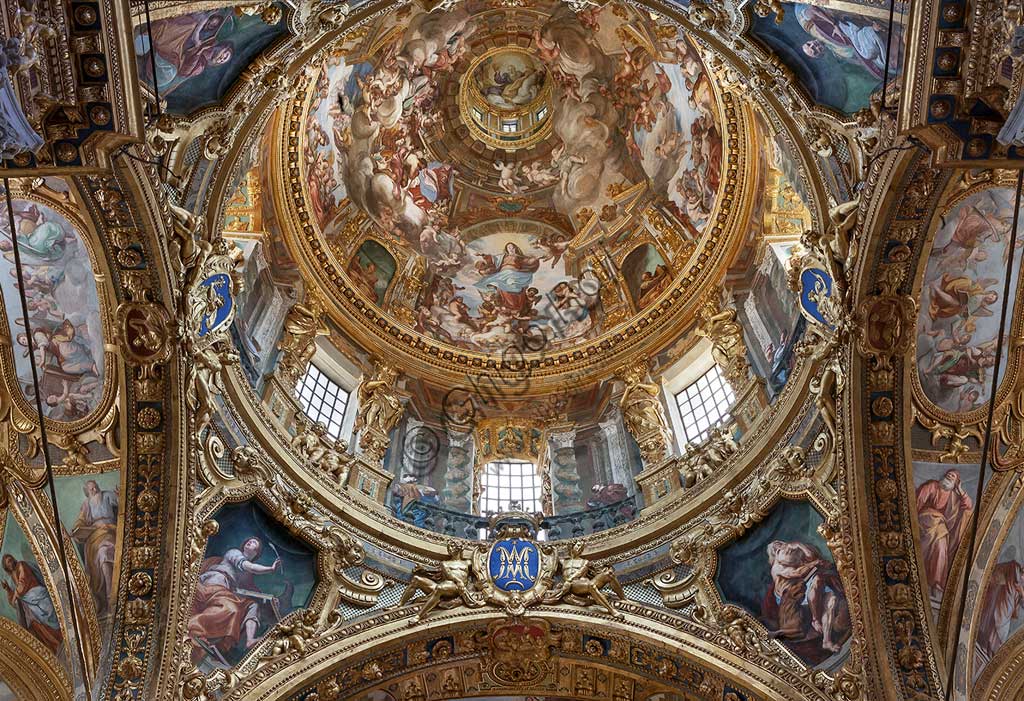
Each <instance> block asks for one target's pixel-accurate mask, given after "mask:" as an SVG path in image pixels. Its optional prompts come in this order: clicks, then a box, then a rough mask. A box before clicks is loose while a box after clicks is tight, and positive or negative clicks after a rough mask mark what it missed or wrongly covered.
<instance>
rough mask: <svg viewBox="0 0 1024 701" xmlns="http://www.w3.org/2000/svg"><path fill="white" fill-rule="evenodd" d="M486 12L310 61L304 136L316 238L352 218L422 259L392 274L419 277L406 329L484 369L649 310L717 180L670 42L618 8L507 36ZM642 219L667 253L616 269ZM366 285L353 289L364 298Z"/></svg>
mask: <svg viewBox="0 0 1024 701" xmlns="http://www.w3.org/2000/svg"><path fill="white" fill-rule="evenodd" d="M502 13H504V11H497V10H493V9H489V8H488V7H487V6H484V5H481V6H480V7H475V6H473V5H461V6H459V7H458V8H456V9H455V10H453V11H451V12H447V13H442V14H438V13H427V12H423V11H421V10H412V11H411V14H410V16H409V17H408V18H407V24H406V25H405V27H404V29H402V30H401V31H396V30H393V29H388V27H389V26H390V23H391V21H392V20H391V19H385V20H383V21H381V22H378V23H376V25H375V26H376V27H379V28H378V29H375V30H374V33H373V34H372V39H370V38H368V39H367V40H365V41H363V42H361V43H360V44H359V45H358V46H356V47H353V48H351V49H349V50H347V51H345V50H336V51H335V52H334V53H332V54H331V55H330V57H329V58H328V59H327V60H326V61H325V62H324V63H323V66H322V68H321V69H320V71H319V72H318V73H317V74H316V76H315V77H314V79H313V85H314V90H313V91H312V98H311V102H310V104H309V106H308V108H307V114H308V116H307V117H306V128H305V130H304V133H303V134H302V137H301V138H302V139H303V141H304V145H303V147H302V167H303V170H304V173H305V175H304V181H305V182H306V183H307V184H308V188H307V189H306V192H307V196H308V200H309V207H310V210H311V212H312V214H313V217H314V220H315V222H316V225H317V227H318V228H319V230H320V232H321V235H322V236H323V237H324V238H325V239H326V240H327V241H328V242H332V243H333V242H335V241H337V240H338V239H339V237H344V236H345V234H344V233H343V232H345V231H348V230H350V227H352V226H354V225H355V224H354V221H353V220H354V219H355V218H356V217H358V216H359V215H360V214H362V215H366V216H367V217H368V218H369V220H370V222H371V225H370V230H372V231H374V232H375V233H376V235H378V236H383V237H385V238H386V239H387V240H388V241H389V242H390V243H391V244H392V245H393V246H395V247H397V248H400V249H402V250H403V251H407V252H408V253H410V254H411V255H412V256H413V257H414V258H415V259H417V261H418V263H417V265H416V266H414V267H412V268H411V269H410V270H412V271H413V272H412V273H410V272H408V271H401V272H399V273H398V274H399V275H409V274H416V275H421V276H422V279H421V280H418V281H417V282H422V283H423V284H422V290H421V292H420V296H419V299H418V300H417V302H416V305H415V306H416V307H417V309H418V313H417V317H416V319H415V321H414V324H413V325H414V328H415V329H416V331H418V332H420V333H423V334H426V335H428V336H430V337H432V338H433V339H434V340H437V341H441V342H443V343H445V344H447V345H449V346H453V347H456V348H461V349H466V350H472V351H477V352H482V353H489V354H493V353H497V354H500V353H501V351H502V350H503V349H507V348H512V347H519V348H523V347H524V344H528V345H529V346H530V347H532V348H539V347H541V346H545V347H547V346H548V344H550V348H552V349H557V348H562V347H565V346H566V345H568V344H570V342H571V341H573V340H580V339H587V338H594V337H596V336H598V335H600V333H601V332H602V331H604V330H607V329H608V328H611V327H612V326H614V325H615V324H614V322H616V321H618V322H622V321H625V320H626V319H628V318H630V317H631V316H632V311H631V310H632V309H637V308H642V307H644V306H647V305H648V304H649V303H650V302H652V301H653V300H654V299H655V298H656V297H657V296H658V295H657V293H658V292H660V291H663V290H665V289H667V287H668V283H669V282H670V279H671V278H672V277H673V276H674V275H675V274H676V273H678V271H679V269H681V266H682V265H683V263H684V261H683V260H680V259H677V260H668V259H669V258H670V256H669V254H668V252H667V249H668V248H669V247H671V248H672V249H678V248H679V247H680V246H681V244H682V242H683V241H692V240H695V239H699V238H700V236H701V234H702V231H703V230H704V229H705V228H706V226H707V224H708V222H709V220H710V217H711V215H712V213H713V212H714V211H715V203H716V201H717V197H718V191H719V188H720V186H721V182H722V169H723V139H722V128H721V108H720V106H719V105H718V102H717V98H716V97H715V90H714V87H713V86H712V83H711V81H710V78H709V76H708V74H707V72H706V70H705V69H704V67H703V64H702V63H701V60H700V57H699V55H698V53H697V51H696V50H695V49H694V47H693V45H692V44H691V43H690V42H689V41H688V39H687V38H686V36H685V34H684V33H682V32H680V31H679V30H676V29H674V28H672V27H669V26H665V25H658V24H656V23H655V22H653V21H651V20H645V19H644V18H643V17H641V16H640V15H639V14H638V13H637V12H636V11H635V10H632V9H630V8H628V6H626V5H621V4H617V3H612V4H609V5H607V6H605V7H603V8H601V9H597V8H593V9H592V10H590V11H588V12H584V13H580V14H577V13H574V12H572V11H571V10H569V9H568V8H567V7H565V6H563V5H560V4H557V3H548V4H544V3H541V4H539V5H535V6H532V7H531V8H530V9H529V10H522V11H517V12H516V13H514V15H515V17H516V20H517V21H520V22H521V29H520V30H519V31H518V32H517V33H512V34H510V33H508V32H506V31H504V30H501V31H499V30H498V29H497V27H498V26H499V25H497V24H496V20H495V17H496V16H499V17H500V16H501V14H502ZM627 28H628V29H627ZM442 134H443V135H446V136H448V135H456V138H461V139H462V140H461V141H459V142H458V143H455V144H450V143H449V142H448V140H446V139H445V138H442ZM503 139H504V141H503ZM647 209H653V210H656V211H657V217H658V218H659V219H661V220H662V221H664V222H665V224H664V226H665V227H666V234H665V235H666V236H678V237H679V239H677V240H675V241H672V242H669V241H660V242H659V243H658V244H656V245H653V246H650V247H649V248H650V252H649V253H648V254H647V256H646V258H645V260H644V262H642V263H640V264H636V262H635V261H633V262H632V264H630V265H628V266H625V267H620V263H621V258H622V257H624V256H626V254H627V253H629V251H626V250H624V247H625V246H626V245H627V244H628V239H629V238H630V236H631V234H632V233H634V232H635V231H636V230H637V229H643V228H648V229H649V228H651V227H652V224H651V221H650V217H647V216H646V215H645V214H644V212H645V211H647ZM669 222H671V223H674V225H673V224H670V223H669ZM668 229H675V231H674V232H673V233H671V234H670V233H668ZM677 232H678V233H677ZM602 250H603V251H604V252H605V253H604V254H603V255H602V253H601V251H602ZM595 254H596V255H595ZM602 258H604V260H602ZM598 266H604V269H602V270H595V268H596V267H598ZM344 267H346V269H347V270H348V271H349V274H350V277H352V275H351V271H352V270H353V266H352V265H351V264H350V263H348V262H346V263H345V264H344ZM377 270H378V269H377V267H376V266H374V270H372V271H370V272H360V271H366V268H365V267H362V268H359V269H357V270H356V277H357V278H359V279H357V280H353V282H355V283H356V286H357V287H362V288H367V289H368V286H370V287H379V286H380V285H381V284H382V280H381V279H380V278H379V275H380V274H381V273H379V272H377ZM366 276H370V277H371V278H372V279H371V280H370V282H369V283H363V280H362V278H365V277H366ZM602 286H609V287H611V288H614V289H606V290H602V289H601V288H602ZM641 288H642V289H641ZM602 299H603V300H604V303H602ZM371 301H376V302H377V304H378V305H380V302H381V300H380V299H377V300H373V299H372V297H371ZM614 301H617V302H618V303H619V305H618V306H619V307H620V308H619V309H609V308H607V307H608V305H609V302H614ZM612 306H615V305H614V304H613V305H612ZM610 313H611V318H609V314H610ZM609 321H612V322H613V323H609Z"/></svg>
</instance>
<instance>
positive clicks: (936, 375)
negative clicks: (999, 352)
mask: <svg viewBox="0 0 1024 701" xmlns="http://www.w3.org/2000/svg"><path fill="white" fill-rule="evenodd" d="M1012 218H1013V194H1012V191H1011V190H1009V189H1006V188H991V189H986V190H982V191H981V192H976V193H974V194H971V195H969V196H968V197H967V198H965V199H964V200H963V201H961V202H959V203H958V204H956V205H955V206H954V207H953V208H952V209H951V210H950V211H949V212H947V213H946V215H945V216H944V217H943V218H942V219H941V222H940V225H939V230H938V231H937V232H936V234H935V241H934V243H933V244H932V250H931V255H930V256H929V258H928V267H927V268H926V270H925V276H924V282H923V284H922V293H921V305H920V316H919V317H918V328H917V368H918V377H919V379H920V382H921V387H922V389H923V390H924V393H925V396H926V397H927V398H928V399H929V400H930V401H931V402H932V403H934V404H935V405H936V406H937V407H939V408H940V409H943V410H945V411H947V412H954V413H965V412H969V411H973V410H975V409H978V408H979V407H981V406H982V405H984V403H985V402H986V401H988V398H989V393H990V391H991V385H992V368H993V366H994V365H995V358H996V341H997V339H996V336H997V335H998V331H999V309H1000V306H1001V305H1002V295H1003V284H1004V279H1003V278H1004V275H1005V272H1004V271H1005V270H1006V260H1007V257H1008V256H1009V255H1010V251H1008V250H1007V248H1008V247H1009V231H1010V223H1011V221H1012ZM1013 255H1014V266H1013V271H1014V272H1013V276H1014V277H1013V280H1012V281H1011V289H1012V290H1016V289H1017V281H1018V279H1019V269H1020V265H1019V261H1020V250H1019V249H1018V250H1017V251H1014V252H1013ZM1015 300H1016V295H1014V299H1011V300H1010V304H1009V311H1008V313H1009V315H1010V318H1012V315H1013V312H1014V309H1015V306H1016V304H1015Z"/></svg>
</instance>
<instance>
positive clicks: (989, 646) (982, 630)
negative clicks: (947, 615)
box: [978, 560, 1024, 658]
mask: <svg viewBox="0 0 1024 701" xmlns="http://www.w3.org/2000/svg"><path fill="white" fill-rule="evenodd" d="M981 612H982V613H981V623H980V624H979V627H978V646H979V647H980V648H981V649H982V651H983V652H984V653H985V654H986V655H988V656H989V657H990V658H991V657H992V655H994V654H996V651H997V650H998V649H999V648H1000V647H1001V646H1002V644H1003V643H1005V642H1006V639H1007V638H1008V637H1010V635H1011V634H1012V632H1013V631H1012V629H1011V625H1012V623H1013V621H1015V620H1017V619H1019V618H1020V617H1021V615H1022V614H1024V565H1022V564H1021V563H1019V562H1017V561H1016V560H1011V561H1009V562H1000V563H999V564H997V565H996V566H995V567H994V568H992V574H990V575H989V581H988V589H987V590H986V591H985V602H984V604H983V605H982V607H981Z"/></svg>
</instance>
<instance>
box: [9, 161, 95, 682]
mask: <svg viewBox="0 0 1024 701" xmlns="http://www.w3.org/2000/svg"><path fill="white" fill-rule="evenodd" d="M4 196H5V198H6V200H7V222H8V224H9V225H10V227H11V243H12V244H13V246H12V247H13V249H14V268H15V271H16V272H17V278H18V296H19V297H20V298H21V313H22V315H23V318H24V320H25V336H26V337H27V340H26V343H27V344H28V358H29V366H30V367H31V368H32V387H33V389H34V390H35V395H36V414H37V416H38V418H39V437H40V440H41V441H42V443H43V463H44V464H45V465H46V481H47V482H48V483H49V487H50V490H49V491H50V506H51V508H52V509H53V519H54V521H55V522H56V523H54V534H55V535H56V538H57V557H58V559H59V560H60V566H61V572H62V573H63V575H64V584H65V585H66V587H67V591H68V613H70V614H71V627H72V628H73V629H74V633H75V647H76V649H77V650H78V662H79V664H80V665H81V668H82V683H83V684H84V685H85V693H86V695H87V697H88V698H90V699H91V698H92V685H91V683H90V681H89V668H88V667H87V666H86V663H85V648H84V641H83V638H82V631H81V630H80V629H79V627H78V612H77V605H76V603H75V592H74V589H72V587H71V581H72V580H71V568H70V567H68V556H67V551H66V549H65V547H64V537H63V533H64V531H63V528H62V527H61V522H60V507H59V506H58V505H57V488H56V486H55V484H54V479H53V463H52V462H51V461H50V442H49V439H48V437H47V435H46V417H45V416H44V415H43V398H42V392H41V390H40V387H39V369H38V368H37V367H36V353H35V348H34V345H35V340H34V338H33V336H32V322H31V321H29V318H28V299H27V298H26V297H25V276H24V273H23V271H22V267H21V252H20V251H19V250H18V231H17V228H16V227H15V223H14V203H13V202H12V201H11V181H10V179H9V178H4ZM72 676H73V675H72Z"/></svg>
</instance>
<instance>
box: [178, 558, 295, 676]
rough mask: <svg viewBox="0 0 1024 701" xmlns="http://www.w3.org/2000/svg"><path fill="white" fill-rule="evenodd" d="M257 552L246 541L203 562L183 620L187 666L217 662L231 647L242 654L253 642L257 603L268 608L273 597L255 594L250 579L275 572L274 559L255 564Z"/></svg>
mask: <svg viewBox="0 0 1024 701" xmlns="http://www.w3.org/2000/svg"><path fill="white" fill-rule="evenodd" d="M262 552H263V542H262V541H261V540H260V539H259V538H248V539H246V541H245V542H244V543H242V545H241V547H239V548H231V549H229V550H228V551H226V552H225V553H224V555H223V556H221V557H209V558H206V560H204V561H203V565H202V568H201V571H200V575H199V585H198V586H197V587H196V596H195V600H194V601H193V603H192V615H191V616H190V617H189V621H188V635H189V638H190V639H191V641H192V646H193V648H192V649H193V653H192V659H193V662H198V661H199V660H201V659H202V658H203V657H204V656H206V655H213V657H214V658H215V659H217V660H218V661H220V662H222V663H223V662H226V661H227V660H228V659H229V658H231V657H232V653H233V651H234V649H235V647H236V646H238V645H241V646H242V647H243V648H244V649H245V650H248V649H249V648H251V647H252V646H253V645H255V644H256V643H257V642H258V640H259V637H258V635H257V633H258V631H259V628H260V626H261V624H262V621H263V619H262V617H261V615H262V614H261V611H260V608H261V603H269V604H271V605H273V604H274V603H275V599H274V598H273V597H270V596H267V595H266V594H263V593H262V592H260V591H259V589H258V588H257V586H256V581H255V578H256V575H261V574H270V573H272V572H277V571H278V570H279V569H280V568H281V560H280V559H276V560H274V563H273V564H272V565H260V564H257V563H256V560H258V559H259V557H260V555H261V554H262ZM227 666H230V664H228V665H227Z"/></svg>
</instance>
